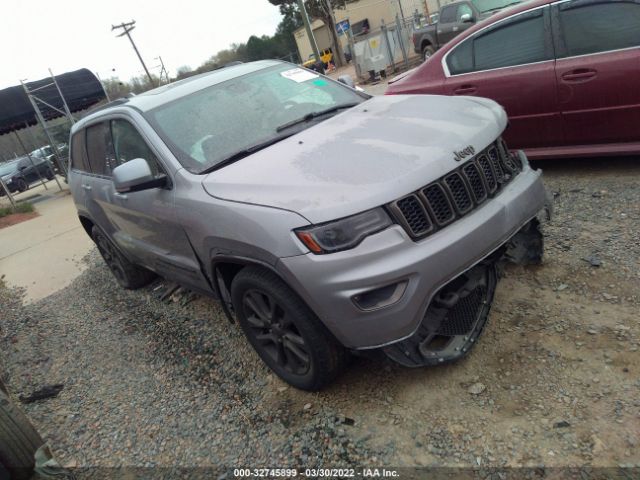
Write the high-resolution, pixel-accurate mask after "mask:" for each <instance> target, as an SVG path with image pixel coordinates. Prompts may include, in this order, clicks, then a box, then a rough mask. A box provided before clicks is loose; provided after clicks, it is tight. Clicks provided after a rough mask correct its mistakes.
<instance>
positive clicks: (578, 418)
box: [0, 159, 640, 468]
mask: <svg viewBox="0 0 640 480" xmlns="http://www.w3.org/2000/svg"><path fill="white" fill-rule="evenodd" d="M638 160H639V159H615V160H582V161H562V162H559V161H558V162H547V163H541V164H540V165H539V166H541V167H543V168H544V169H545V177H546V183H547V186H548V188H549V189H550V190H551V191H552V192H554V196H555V208H556V218H555V219H554V221H553V222H552V223H551V224H550V225H548V226H547V227H546V230H545V236H546V257H545V263H544V265H542V266H538V267H527V268H522V267H511V268H508V269H507V271H506V272H505V278H503V279H502V280H501V282H500V284H499V286H498V291H497V294H496V299H495V303H494V307H493V309H492V311H491V315H490V320H489V323H488V326H487V329H486V330H485V333H484V334H483V336H482V338H481V339H480V341H479V343H478V345H477V347H476V348H475V350H474V351H473V352H472V353H471V354H470V355H469V356H468V357H467V358H466V359H464V360H462V361H460V362H458V363H456V364H454V365H449V366H443V367H438V368H423V369H416V370H411V369H405V368H402V367H399V366H396V365H394V364H392V363H390V362H389V363H386V362H376V361H372V360H366V359H360V358H359V359H355V360H354V362H353V364H352V366H351V367H350V368H349V370H348V371H347V372H346V373H345V374H344V375H343V376H342V377H340V378H339V379H338V381H337V382H336V383H335V384H334V385H332V386H331V387H330V388H328V389H327V390H325V391H323V392H321V393H316V394H311V393H305V392H300V391H296V390H294V389H291V388H288V387H287V386H286V385H285V384H284V383H282V382H281V381H280V380H279V379H277V378H274V376H273V375H271V374H270V373H269V371H268V370H267V369H266V368H265V367H264V366H263V365H262V363H261V362H260V361H259V360H258V358H257V356H256V355H255V354H254V353H253V352H252V350H250V348H249V347H248V346H247V344H246V343H245V341H244V340H243V337H242V335H241V333H240V331H239V328H238V327H237V326H236V325H231V324H229V323H228V322H227V320H226V319H225V317H224V315H223V314H222V312H221V309H220V308H219V306H218V305H217V303H216V302H215V301H213V300H209V299H205V298H201V297H196V298H195V299H193V301H191V302H189V303H186V304H184V303H185V302H184V300H185V297H180V296H178V297H174V298H172V299H171V300H170V301H168V302H167V301H164V302H163V301H161V300H160V299H159V298H158V297H159V295H158V293H159V292H160V291H161V289H160V286H161V283H160V282H158V283H155V284H154V285H151V286H150V287H148V288H146V289H143V290H140V291H136V292H129V291H125V290H122V289H120V288H118V287H117V285H116V283H115V281H114V280H113V279H112V278H111V276H110V273H109V272H108V270H107V269H106V267H105V266H104V265H103V263H102V262H101V260H100V259H99V257H98V255H97V254H96V253H95V252H94V253H92V254H91V255H89V256H88V258H87V259H86V261H87V262H88V263H89V269H88V270H87V271H85V272H84V273H83V274H82V275H81V276H80V277H78V278H77V279H76V280H75V281H74V282H73V283H72V284H71V285H70V286H69V287H67V288H65V289H63V290H61V291H59V292H57V293H56V294H54V295H51V296H50V297H48V298H46V299H45V300H43V301H40V302H37V303H35V304H31V305H28V306H22V304H21V300H20V292H19V291H16V290H10V289H7V288H4V289H2V288H0V304H1V305H2V308H1V312H2V317H1V319H0V359H1V360H2V364H3V365H4V379H5V381H6V383H7V384H8V386H9V387H10V388H11V389H12V390H13V392H14V393H15V394H16V395H17V394H19V393H30V392H32V391H33V390H35V389H37V388H39V387H41V386H42V385H43V384H52V383H62V384H64V389H63V390H62V392H61V393H60V394H59V395H58V396H57V397H56V398H52V399H49V400H45V401H41V402H36V403H33V404H29V405H26V406H25V410H26V411H27V412H28V414H29V415H30V417H31V418H32V419H33V421H34V423H35V424H36V425H37V427H38V428H39V429H40V431H41V432H42V434H43V436H44V437H45V438H46V439H47V440H48V441H49V442H50V444H51V445H52V446H53V447H54V449H55V452H56V453H57V455H58V456H59V458H60V459H61V461H62V463H63V464H66V465H71V466H131V465H135V466H158V465H163V466H194V465H196V466H216V467H217V468H220V467H221V466H226V467H233V466H244V467H262V466H272V467H283V466H298V467H314V466H325V467H326V466H333V467H346V466H349V465H354V466H357V465H363V464H364V465H372V466H373V465H393V466H415V465H425V466H466V467H477V466H480V467H513V466H547V467H552V466H584V465H590V466H594V467H606V466H621V465H622V466H633V465H635V466H638V467H640V449H639V448H638V444H639V442H640V362H639V361H638V360H639V354H638V348H639V346H640V327H639V325H638V311H639V307H640V297H639V293H638V292H639V291H640V289H639V287H640V269H639V268H638V267H639V260H638V259H639V258H640V237H639V233H638V232H639V231H640V182H639V181H638V179H639V178H640V162H639V161H638Z"/></svg>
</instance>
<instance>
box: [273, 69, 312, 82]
mask: <svg viewBox="0 0 640 480" xmlns="http://www.w3.org/2000/svg"><path fill="white" fill-rule="evenodd" d="M280 75H282V76H283V77H284V78H288V79H289V80H293V81H294V82H297V83H302V82H306V81H307V80H311V79H312V78H318V75H317V74H316V73H312V72H308V71H306V70H303V69H301V68H292V69H291V70H287V71H285V72H281V73H280Z"/></svg>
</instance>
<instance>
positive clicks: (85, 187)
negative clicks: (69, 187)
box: [82, 185, 91, 192]
mask: <svg viewBox="0 0 640 480" xmlns="http://www.w3.org/2000/svg"><path fill="white" fill-rule="evenodd" d="M82 188H84V189H85V190H86V191H87V192H88V191H90V190H91V185H82Z"/></svg>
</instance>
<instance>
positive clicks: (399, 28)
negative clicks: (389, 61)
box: [396, 13, 409, 69]
mask: <svg viewBox="0 0 640 480" xmlns="http://www.w3.org/2000/svg"><path fill="white" fill-rule="evenodd" d="M402 31H403V25H402V24H401V23H400V17H399V16H398V14H397V13H396V33H397V34H398V41H399V42H400V50H401V51H402V58H403V59H404V68H406V69H409V58H408V57H407V50H406V48H405V46H404V38H402Z"/></svg>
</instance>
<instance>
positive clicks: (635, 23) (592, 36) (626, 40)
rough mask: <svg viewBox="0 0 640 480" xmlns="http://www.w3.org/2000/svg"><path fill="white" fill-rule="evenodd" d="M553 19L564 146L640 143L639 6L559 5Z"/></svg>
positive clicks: (577, 1)
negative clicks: (564, 138)
mask: <svg viewBox="0 0 640 480" xmlns="http://www.w3.org/2000/svg"><path fill="white" fill-rule="evenodd" d="M553 17H554V23H553V26H554V33H555V34H556V35H555V37H556V49H557V51H558V61H557V64H556V78H557V82H558V93H559V102H560V109H561V112H562V121H563V126H564V132H565V137H566V142H567V144H568V145H587V144H606V143H626V142H638V141H640V2H639V1H637V0H622V1H621V0H607V1H603V0H600V1H598V0H595V1H594V0H572V1H564V2H560V3H558V4H556V5H555V6H554V15H553Z"/></svg>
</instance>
